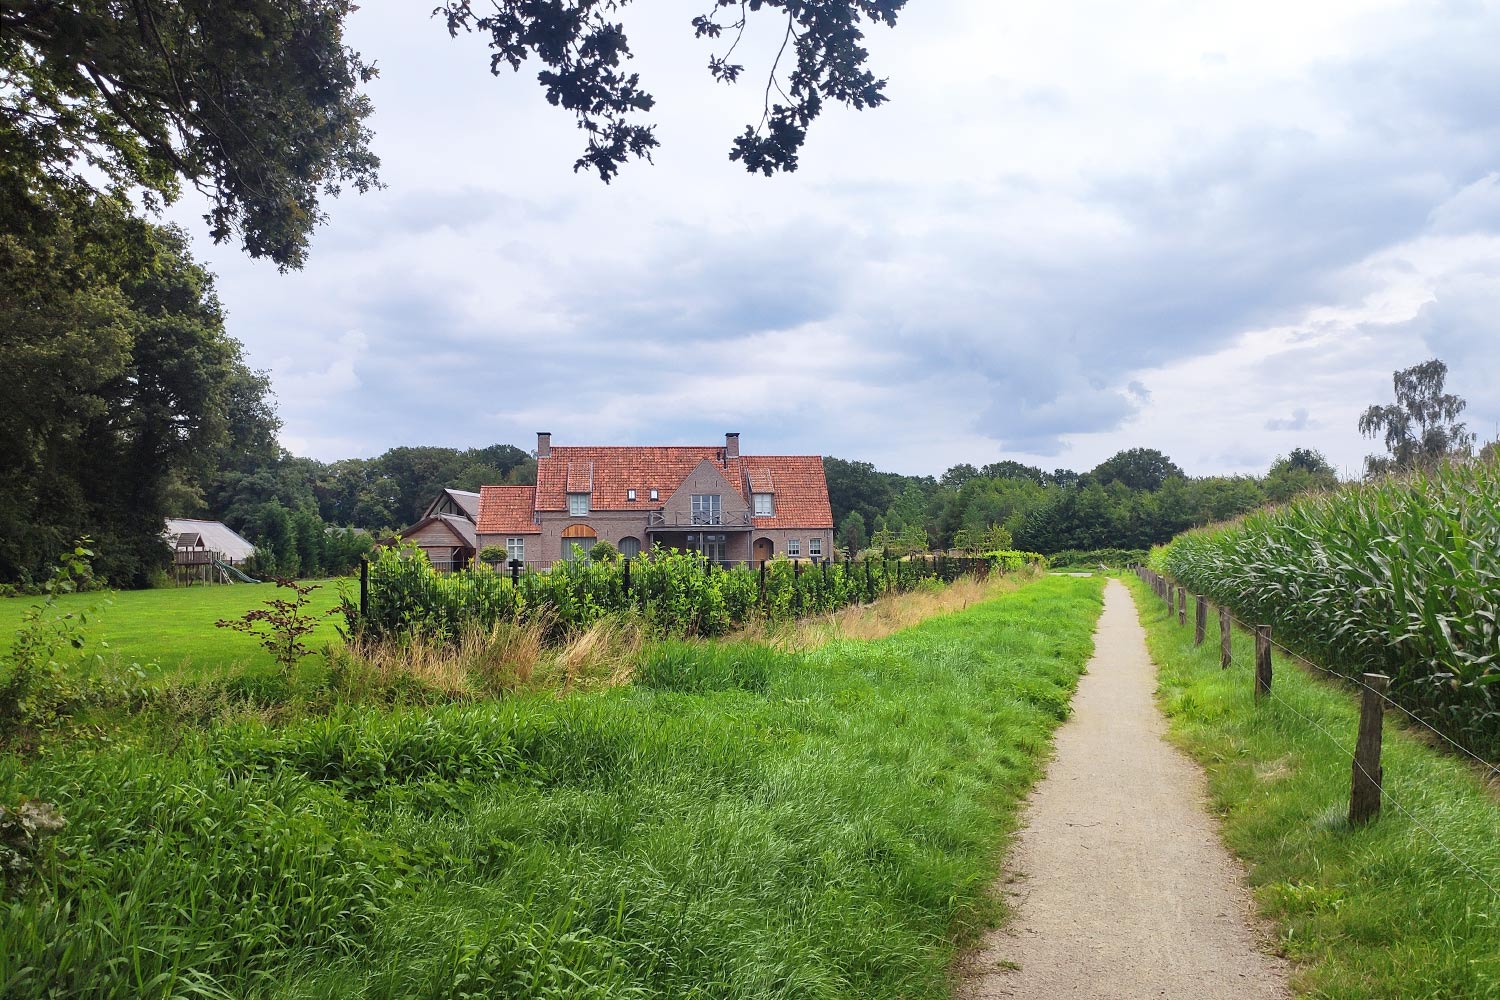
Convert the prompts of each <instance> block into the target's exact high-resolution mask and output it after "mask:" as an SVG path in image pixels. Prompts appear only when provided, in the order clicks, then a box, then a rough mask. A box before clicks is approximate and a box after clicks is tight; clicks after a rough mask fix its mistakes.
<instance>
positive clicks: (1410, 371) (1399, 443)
mask: <svg viewBox="0 0 1500 1000" xmlns="http://www.w3.org/2000/svg"><path fill="white" fill-rule="evenodd" d="M1447 378H1448V366H1447V365H1445V364H1444V363H1443V362H1442V361H1439V360H1438V359H1437V358H1433V359H1432V360H1431V361H1424V362H1422V363H1421V364H1419V365H1413V366H1412V367H1410V368H1405V369H1402V370H1401V371H1398V372H1393V373H1392V375H1391V382H1392V384H1393V386H1394V388H1395V391H1396V402H1395V403H1387V404H1385V405H1384V406H1381V405H1372V406H1371V407H1370V408H1369V409H1367V410H1365V412H1364V413H1363V414H1361V415H1360V418H1359V432H1360V433H1361V434H1363V435H1364V436H1365V437H1376V436H1380V435H1383V436H1384V439H1385V447H1386V451H1388V452H1389V453H1390V454H1389V455H1388V456H1381V455H1371V456H1369V457H1368V458H1366V459H1365V475H1366V476H1367V477H1373V476H1377V475H1383V474H1385V473H1388V472H1400V471H1408V470H1411V469H1429V468H1432V467H1433V466H1434V465H1436V464H1437V463H1438V462H1440V461H1442V460H1443V459H1444V458H1447V457H1449V456H1464V455H1468V454H1469V451H1470V449H1471V448H1472V447H1473V444H1474V435H1473V434H1472V433H1470V432H1469V430H1468V428H1467V427H1465V426H1464V425H1463V424H1462V423H1460V422H1459V420H1458V416H1459V414H1461V413H1463V411H1464V409H1465V407H1467V406H1468V404H1467V403H1465V402H1464V401H1463V400H1462V399H1460V398H1459V397H1457V396H1455V395H1453V394H1452V393H1446V392H1444V391H1443V383H1444V382H1445V381H1446V380H1447Z"/></svg>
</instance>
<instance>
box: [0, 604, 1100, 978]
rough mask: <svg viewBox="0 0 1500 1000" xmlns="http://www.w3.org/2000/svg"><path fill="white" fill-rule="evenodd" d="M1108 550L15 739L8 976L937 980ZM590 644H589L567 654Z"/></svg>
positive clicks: (989, 864)
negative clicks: (663, 630)
mask: <svg viewBox="0 0 1500 1000" xmlns="http://www.w3.org/2000/svg"><path fill="white" fill-rule="evenodd" d="M1100 603H1101V601H1100V587H1099V584H1098V581H1096V580H1078V579H1060V578H1047V579H1042V580H1040V581H1038V582H1036V583H1035V584H1032V585H1030V586H1027V587H1025V588H1023V589H1021V590H1019V591H1018V592H1016V593H1013V594H1009V595H1007V596H1004V597H1002V598H1000V599H998V600H995V601H990V602H986V603H983V604H980V605H977V606H974V607H971V608H969V609H968V610H966V611H964V612H962V613H960V614H956V615H951V616H947V617H939V618H934V619H931V620H929V621H927V622H926V623H924V624H922V625H920V626H918V627H916V628H913V629H909V630H907V631H903V632H900V633H897V634H896V635H893V636H891V637H889V638H887V639H884V640H881V641H877V642H852V641H835V642H831V643H828V644H826V645H823V646H821V647H819V648H817V649H814V650H811V651H808V652H803V653H784V652H777V651H772V650H767V649H765V648H763V647H756V646H753V645H744V644H741V645H735V644H728V645H715V644H705V643H696V644H676V645H669V646H667V647H659V648H657V649H656V650H654V651H653V652H650V653H648V654H647V655H646V657H645V658H644V660H643V665H642V668H641V671H640V673H639V675H638V677H637V678H636V683H634V684H631V685H626V686H620V687H607V688H603V689H600V690H597V691H593V692H590V693H584V694H579V695H575V696H574V697H570V698H565V699H559V698H556V697H554V696H552V695H551V694H549V693H534V694H521V695H518V696H514V697H507V698H505V699H503V700H482V701H474V702H460V703H455V704H446V705H438V706H435V707H431V708H428V709H421V708H406V707H398V708H396V709H394V710H387V709H382V708H380V707H378V706H375V705H361V706H346V707H344V708H341V709H338V710H336V711H334V712H332V713H331V714H329V715H327V716H326V717H320V718H309V719H305V720H301V721H294V722H291V723H289V724H286V725H281V726H271V725H266V724H264V723H260V722H257V721H255V720H254V719H244V720H242V721H237V722H235V723H233V724H228V725H223V726H217V727H212V728H209V729H206V730H202V731H195V732H191V733H189V734H187V736H186V737H185V738H182V737H181V734H178V735H177V736H175V737H174V740H173V741H172V742H164V741H161V740H158V739H157V738H155V737H154V736H153V734H151V733H144V734H141V735H139V736H137V737H134V738H132V739H130V740H123V738H122V742H120V743H118V744H112V743H108V742H97V741H92V740H91V739H89V738H87V737H84V736H83V735H82V734H78V738H77V739H75V740H73V741H70V742H59V743H57V744H55V745H53V746H50V747H48V748H46V749H45V750H44V751H43V752H42V753H41V754H40V755H38V756H36V757H35V758H30V759H19V758H16V757H6V758H0V801H10V800H13V799H16V798H19V797H21V796H23V795H25V796H33V797H40V798H44V799H47V800H50V801H55V802H57V803H58V804H59V805H60V807H61V808H62V810H63V813H64V814H65V815H66V816H67V818H68V820H69V825H68V827H67V828H66V829H65V830H64V831H63V832H62V833H61V834H60V835H59V837H58V842H59V845H60V848H61V851H60V853H59V854H58V855H57V856H56V857H54V858H52V859H51V860H50V861H49V862H46V863H45V864H44V865H43V870H44V878H43V879H42V881H41V884H40V885H39V886H38V887H37V888H36V889H35V890H34V891H33V892H32V893H30V894H29V895H26V896H24V897H23V898H20V899H16V900H12V901H10V902H8V903H6V904H4V905H5V909H4V910H3V911H0V913H3V919H4V927H5V935H6V942H5V943H6V947H5V948H4V949H3V950H0V994H3V995H5V996H7V997H23V998H24V997H41V996H49V995H60V996H70V997H74V996H76V997H166V996H179V995H181V996H188V995H196V996H212V997H227V996H234V997H283V998H289V997H330V998H331V997H340V998H347V997H372V998H373V997H389V996H405V997H432V998H448V997H463V996H476V997H477V996H486V997H518V998H519V997H608V998H628V997H698V998H775V997H788V998H790V997H815V998H830V1000H832V998H836V997H837V998H845V997H889V998H897V997H918V996H921V997H929V996H937V995H942V994H943V993H944V992H945V990H946V988H947V969H948V964H949V961H950V959H951V957H952V955H953V953H954V949H955V947H956V945H955V941H956V940H957V939H959V938H961V937H962V936H964V935H965V934H968V933H972V932H973V931H975V930H976V929H977V928H978V927H979V926H981V925H982V924H984V923H985V922H986V921H987V920H988V919H989V918H990V917H991V916H993V913H994V908H995V907H996V906H997V905H998V904H997V903H996V902H994V901H993V900H992V899H991V897H990V895H989V893H988V892H987V886H988V884H989V882H990V880H991V879H992V877H993V875H994V872H995V870H996V867H997V864H998V849H999V847H1000V846H1001V844H1002V843H1003V840H1004V838H1005V836H1006V834H1007V832H1008V831H1009V830H1010V829H1011V827H1012V826H1013V824H1014V822H1015V810H1016V805H1017V802H1018V799H1019V796H1020V795H1021V794H1022V793H1023V792H1024V790H1025V788H1026V787H1027V786H1028V785H1029V784H1030V782H1031V781H1032V780H1033V779H1034V778H1035V776H1036V775H1037V773H1038V770H1039V766H1040V765H1039V761H1040V759H1041V758H1042V756H1043V755H1044V754H1045V752H1046V748H1047V746H1048V742H1049V736H1050V732H1051V730H1052V728H1053V727H1054V726H1055V725H1056V724H1057V723H1058V721H1059V720H1060V719H1062V718H1063V717H1064V716H1065V715H1066V713H1067V704H1068V699H1069V696H1070V693H1071V690H1072V688H1073V685H1074V683H1075V681H1076V678H1077V676H1078V674H1079V672H1080V671H1081V670H1082V668H1083V665H1084V663H1085V662H1086V660H1087V658H1088V655H1089V652H1090V648H1091V640H1090V634H1091V631H1092V624H1093V620H1094V618H1095V616H1096V615H1097V612H1098V609H1099V607H1100ZM580 656H582V654H580Z"/></svg>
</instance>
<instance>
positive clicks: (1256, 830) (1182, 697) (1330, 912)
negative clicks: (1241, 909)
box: [1126, 577, 1500, 1000]
mask: <svg viewBox="0 0 1500 1000" xmlns="http://www.w3.org/2000/svg"><path fill="white" fill-rule="evenodd" d="M1126 582H1127V583H1128V584H1129V585H1130V586H1131V588H1132V592H1133V593H1134V595H1135V599H1136V604H1137V606H1138V607H1139V608H1140V609H1141V612H1142V614H1141V619H1142V622H1143V623H1144V624H1145V626H1146V631H1147V635H1148V644H1149V645H1150V648H1151V653H1152V656H1153V657H1154V658H1155V660H1156V662H1157V663H1158V664H1159V666H1160V674H1159V692H1158V693H1159V698H1160V701H1161V704H1162V707H1163V709H1164V710H1165V711H1166V713H1167V715H1168V716H1169V717H1170V718H1171V731H1172V735H1173V738H1174V739H1176V740H1177V741H1178V742H1179V743H1180V744H1181V745H1182V746H1183V747H1184V748H1186V749H1187V750H1188V751H1189V752H1190V753H1192V754H1193V755H1194V756H1195V757H1196V758H1198V760H1199V761H1201V762H1202V763H1203V764H1204V765H1205V767H1206V768H1207V771H1208V778H1209V788H1210V792H1211V795H1212V797H1213V803H1214V807H1215V808H1216V809H1217V810H1218V811H1219V812H1220V813H1221V814H1222V816H1223V831H1224V838H1225V840H1226V841H1227V843H1228V844H1229V847H1230V848H1231V849H1232V850H1233V851H1234V852H1235V853H1236V854H1238V855H1239V856H1240V857H1241V858H1243V859H1244V860H1245V861H1246V862H1247V863H1248V865H1249V872H1250V881H1251V883H1252V885H1253V886H1254V891H1255V898H1256V901H1257V903H1258V904H1259V906H1260V908H1261V911H1262V912H1263V914H1264V915H1266V916H1267V917H1269V918H1271V919H1272V920H1273V921H1274V922H1275V925H1276V928H1277V932H1278V935H1279V939H1280V946H1281V949H1282V950H1283V951H1284V952H1285V954H1286V955H1287V956H1288V957H1289V958H1291V959H1293V960H1294V961H1295V962H1296V963H1297V966H1298V972H1297V976H1296V981H1295V985H1296V986H1297V988H1298V989H1299V991H1301V993H1302V994H1303V995H1306V996H1311V997H1320V998H1340V1000H1343V998H1350V1000H1352V998H1372V997H1443V998H1453V1000H1458V998H1471V997H1472V998H1481V997H1484V998H1493V997H1500V895H1497V894H1496V893H1495V892H1494V891H1492V890H1491V889H1490V888H1487V887H1486V885H1485V884H1484V883H1485V881H1488V883H1489V885H1491V886H1496V887H1500V799H1497V798H1496V796H1495V795H1494V794H1493V790H1492V789H1487V788H1486V787H1485V786H1484V785H1483V783H1482V782H1481V780H1480V779H1479V778H1478V777H1477V776H1476V774H1475V773H1474V772H1473V771H1472V770H1471V769H1470V768H1469V767H1467V766H1466V765H1465V764H1463V763H1461V762H1460V761H1459V760H1458V759H1456V758H1453V757H1450V756H1447V755H1445V754H1443V753H1441V752H1439V751H1436V750H1434V749H1432V748H1430V747H1429V746H1427V745H1426V744H1425V743H1424V742H1422V741H1421V740H1420V739H1418V738H1416V737H1415V736H1413V735H1412V734H1409V733H1407V732H1404V731H1402V730H1401V729H1400V727H1399V726H1397V725H1395V724H1394V723H1393V722H1392V721H1389V720H1388V721H1387V724H1386V733H1385V751H1384V759H1383V764H1384V769H1385V787H1386V799H1385V809H1384V812H1383V813H1382V815H1381V817H1380V819H1379V820H1378V821H1377V822H1376V823H1374V824H1372V825H1369V826H1366V827H1363V828H1359V829H1351V828H1350V827H1349V826H1348V823H1347V821H1346V819H1345V817H1346V814H1347V812H1348V805H1349V779H1350V766H1351V764H1350V756H1349V753H1348V752H1347V751H1348V750H1349V749H1352V747H1353V745H1354V734H1355V731H1356V727H1357V723H1358V715H1359V713H1358V707H1357V701H1356V697H1355V695H1354V694H1353V693H1352V692H1351V691H1350V690H1349V689H1347V688H1343V687H1340V686H1336V685H1334V684H1331V683H1328V682H1325V681H1323V680H1321V679H1318V678H1317V677H1314V676H1311V675H1309V674H1308V673H1307V672H1306V671H1305V669H1304V668H1299V667H1297V666H1296V665H1295V664H1293V663H1292V662H1290V661H1287V660H1283V659H1282V658H1281V657H1280V656H1279V654H1278V656H1277V658H1276V660H1275V664H1274V669H1275V674H1274V676H1275V680H1274V683H1273V691H1274V693H1275V694H1276V696H1277V697H1276V698H1274V699H1270V700H1267V701H1266V702H1264V703H1263V704H1261V705H1260V706H1259V707H1257V706H1256V705H1255V704H1254V702H1253V697H1252V691H1251V687H1252V684H1251V667H1250V665H1252V664H1253V663H1254V642H1253V638H1252V637H1250V636H1248V635H1245V634H1236V636H1235V639H1234V661H1235V662H1234V665H1233V666H1231V667H1230V668H1229V669H1228V670H1222V671H1221V670H1220V669H1219V652H1218V642H1217V635H1218V632H1217V626H1216V625H1215V626H1213V627H1211V629H1210V635H1211V637H1212V638H1211V640H1210V641H1209V642H1207V643H1205V644H1204V645H1203V646H1202V647H1201V648H1198V649H1194V648H1193V640H1192V627H1191V615H1189V625H1188V626H1187V627H1180V626H1178V625H1177V622H1176V616H1175V615H1170V614H1169V613H1168V611H1167V610H1166V606H1165V604H1164V603H1163V602H1161V601H1160V600H1158V599H1157V598H1156V597H1155V596H1154V595H1152V594H1151V593H1150V591H1149V589H1148V588H1146V587H1145V586H1144V585H1141V584H1140V583H1139V582H1138V581H1137V580H1136V579H1135V578H1134V577H1127V578H1126ZM1320 730H1326V732H1323V731H1320ZM1336 743H1337V744H1339V745H1340V746H1341V747H1342V749H1341V748H1340V746H1336V745H1335V744H1336ZM1444 845H1446V848H1445V846H1444ZM1449 849H1451V851H1452V853H1450V851H1449ZM1455 855H1456V857H1455ZM1465 866H1468V867H1465ZM1470 868H1472V869H1473V870H1472V871H1471V870H1469V869H1470Z"/></svg>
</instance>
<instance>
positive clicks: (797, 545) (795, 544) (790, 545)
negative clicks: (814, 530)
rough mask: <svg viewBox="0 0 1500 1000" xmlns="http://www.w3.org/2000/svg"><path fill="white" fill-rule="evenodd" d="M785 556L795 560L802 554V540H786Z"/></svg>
mask: <svg viewBox="0 0 1500 1000" xmlns="http://www.w3.org/2000/svg"><path fill="white" fill-rule="evenodd" d="M786 554H787V555H789V556H791V557H793V558H796V557H797V556H800V555H801V554H802V539H800V538H788V539H787V540H786Z"/></svg>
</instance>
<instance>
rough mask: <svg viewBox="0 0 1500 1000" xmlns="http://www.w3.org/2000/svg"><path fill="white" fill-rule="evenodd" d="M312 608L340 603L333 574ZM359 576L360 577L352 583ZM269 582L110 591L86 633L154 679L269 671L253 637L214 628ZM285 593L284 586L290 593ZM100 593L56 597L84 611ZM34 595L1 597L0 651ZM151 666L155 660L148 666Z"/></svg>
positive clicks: (331, 624)
mask: <svg viewBox="0 0 1500 1000" xmlns="http://www.w3.org/2000/svg"><path fill="white" fill-rule="evenodd" d="M319 582H320V584H321V588H322V589H320V590H316V591H314V592H313V594H312V600H313V603H312V604H311V605H310V608H312V609H313V610H315V611H317V612H320V613H321V612H326V611H329V610H331V609H333V608H335V607H337V606H338V584H339V581H337V580H323V581H319ZM356 582H357V581H356ZM276 591H277V588H276V587H275V586H274V585H272V584H268V583H263V584H234V585H226V586H213V587H173V588H164V589H161V590H126V591H120V592H117V593H115V594H113V595H112V596H111V597H110V599H111V600H112V603H111V604H110V605H109V606H108V607H103V608H100V610H99V613H98V616H97V618H96V619H92V620H91V621H92V622H96V623H97V624H92V623H91V625H90V627H89V636H90V638H91V641H92V640H93V639H102V640H104V641H105V642H106V643H108V649H105V650H101V652H103V653H104V654H105V655H107V656H118V657H119V658H120V660H121V661H122V662H124V663H131V662H136V663H140V664H141V665H142V666H143V667H146V668H147V671H148V676H150V677H152V678H162V679H172V680H193V679H206V678H209V677H215V676H223V675H225V674H227V673H231V672H235V671H238V670H241V669H244V668H250V669H251V670H252V671H253V670H258V669H261V668H265V669H273V662H272V660H271V657H270V654H268V653H267V652H266V651H265V650H263V649H261V648H260V646H259V645H257V644H256V640H255V638H254V637H253V636H250V635H246V634H245V633H243V632H235V631H233V630H232V629H225V628H215V627H214V622H216V621H218V620H219V619H221V618H238V617H239V616H240V615H242V614H244V613H245V612H246V611H247V610H249V609H250V608H253V607H256V606H257V605H259V604H260V603H261V602H262V601H265V600H266V599H268V598H270V597H273V596H278V595H277V593H276ZM287 593H289V591H282V594H287ZM105 597H106V595H104V594H69V595H66V596H64V597H62V598H59V601H58V604H59V607H61V608H63V609H66V610H77V611H84V610H85V609H87V608H88V607H90V606H92V605H95V604H98V603H100V602H101V601H102V600H104V599H105ZM40 600H41V598H39V597H10V598H4V599H0V649H3V648H8V647H9V645H10V643H11V641H12V639H13V638H14V636H15V632H16V629H17V628H18V627H20V624H21V616H22V615H24V614H25V613H26V609H27V608H29V607H31V606H32V605H33V604H36V603H37V602H38V601H40ZM342 623H343V619H342V618H341V617H340V616H338V615H334V616H331V617H325V618H324V619H323V620H322V624H320V625H319V627H318V631H317V632H316V633H314V634H313V635H312V636H311V637H310V638H309V639H308V644H309V645H310V646H311V647H312V648H314V649H317V648H319V647H321V646H322V645H323V644H324V643H328V642H334V641H337V640H338V637H339V636H338V632H337V630H336V628H335V626H336V625H340V624H342ZM153 665H154V666H153Z"/></svg>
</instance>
